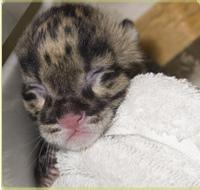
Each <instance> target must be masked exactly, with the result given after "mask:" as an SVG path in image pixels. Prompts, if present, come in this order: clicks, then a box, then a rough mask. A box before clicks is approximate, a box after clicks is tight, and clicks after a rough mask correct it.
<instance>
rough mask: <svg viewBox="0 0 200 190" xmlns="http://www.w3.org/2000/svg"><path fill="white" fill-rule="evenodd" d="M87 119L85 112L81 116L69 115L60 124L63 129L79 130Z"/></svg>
mask: <svg viewBox="0 0 200 190" xmlns="http://www.w3.org/2000/svg"><path fill="white" fill-rule="evenodd" d="M85 119H86V116H85V112H81V113H80V114H74V113H68V114H66V115H64V116H63V117H62V118H61V119H59V120H58V124H59V126H61V127H62V128H67V129H77V128H79V127H81V125H83V124H84V122H85Z"/></svg>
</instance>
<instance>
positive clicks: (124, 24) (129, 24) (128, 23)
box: [121, 18, 134, 29]
mask: <svg viewBox="0 0 200 190" xmlns="http://www.w3.org/2000/svg"><path fill="white" fill-rule="evenodd" d="M121 25H122V27H123V28H126V29H132V28H133V27H134V23H133V21H131V20H129V19H127V18H126V19H124V20H122V22H121Z"/></svg>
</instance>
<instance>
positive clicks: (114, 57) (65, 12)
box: [16, 4, 143, 150]
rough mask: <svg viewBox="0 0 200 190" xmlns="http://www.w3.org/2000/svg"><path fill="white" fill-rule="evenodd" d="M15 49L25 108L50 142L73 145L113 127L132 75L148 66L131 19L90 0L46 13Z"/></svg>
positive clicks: (82, 145)
mask: <svg viewBox="0 0 200 190" xmlns="http://www.w3.org/2000/svg"><path fill="white" fill-rule="evenodd" d="M16 50H17V54H18V57H19V61H20V65H21V70H22V74H23V79H24V88H23V97H24V103H25V107H26V108H27V109H28V110H29V111H30V112H32V113H33V111H34V114H36V115H37V120H38V122H39V130H40V133H41V136H42V137H44V138H45V139H46V141H47V142H49V143H52V144H54V145H57V146H58V147H59V148H65V149H70V150H80V149H82V148H86V147H88V146H89V145H91V144H92V143H93V142H95V140H97V139H98V138H99V137H100V136H101V135H102V134H103V133H104V132H105V131H106V130H107V129H108V128H109V126H110V124H111V121H112V118H113V117H114V114H115V111H116V109H117V108H118V107H119V105H120V103H121V102H122V100H123V98H124V96H125V94H126V89H127V87H128V86H129V83H130V79H131V78H133V77H134V76H135V75H136V74H138V73H141V72H142V70H143V65H142V63H141V54H140V51H139V50H138V47H137V42H136V37H135V31H134V27H133V26H132V23H131V22H130V21H128V20H124V21H122V22H118V21H117V20H114V19H113V18H111V17H110V16H107V15H106V14H105V13H102V12H101V11H99V10H98V9H95V8H92V7H90V6H86V5H79V4H66V5H63V6H61V7H54V8H52V9H50V10H49V11H47V12H46V13H44V14H42V15H41V16H40V17H39V18H37V19H36V20H35V21H34V22H33V24H32V25H31V26H30V27H29V28H28V29H27V31H26V33H25V34H24V35H23V37H22V38H21V40H20V42H19V43H18V46H17V49H16Z"/></svg>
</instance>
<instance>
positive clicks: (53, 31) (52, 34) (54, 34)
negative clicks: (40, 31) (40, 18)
mask: <svg viewBox="0 0 200 190" xmlns="http://www.w3.org/2000/svg"><path fill="white" fill-rule="evenodd" d="M47 31H48V32H49V35H50V37H51V38H52V39H56V38H57V30H56V28H54V27H53V26H52V24H51V22H48V24H47Z"/></svg>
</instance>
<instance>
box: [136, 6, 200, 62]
mask: <svg viewBox="0 0 200 190" xmlns="http://www.w3.org/2000/svg"><path fill="white" fill-rule="evenodd" d="M135 25H136V27H137V28H138V30H139V34H140V38H141V45H142V47H143V48H144V50H145V51H146V52H147V53H149V54H150V55H151V56H152V57H153V59H155V60H156V61H157V62H158V63H159V64H160V65H166V64H167V63H168V62H169V61H170V60H172V59H173V58H174V57H175V56H176V55H177V54H178V53H180V52H181V51H182V50H184V49H185V48H186V47H187V46H189V45H190V44H191V43H192V42H193V41H194V40H195V39H197V38H198V36H200V5H199V4H198V3H157V4H156V5H154V6H153V8H152V9H150V10H149V11H148V12H146V13H145V14H144V15H143V16H142V17H140V18H139V19H138V20H137V21H136V22H135Z"/></svg>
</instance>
